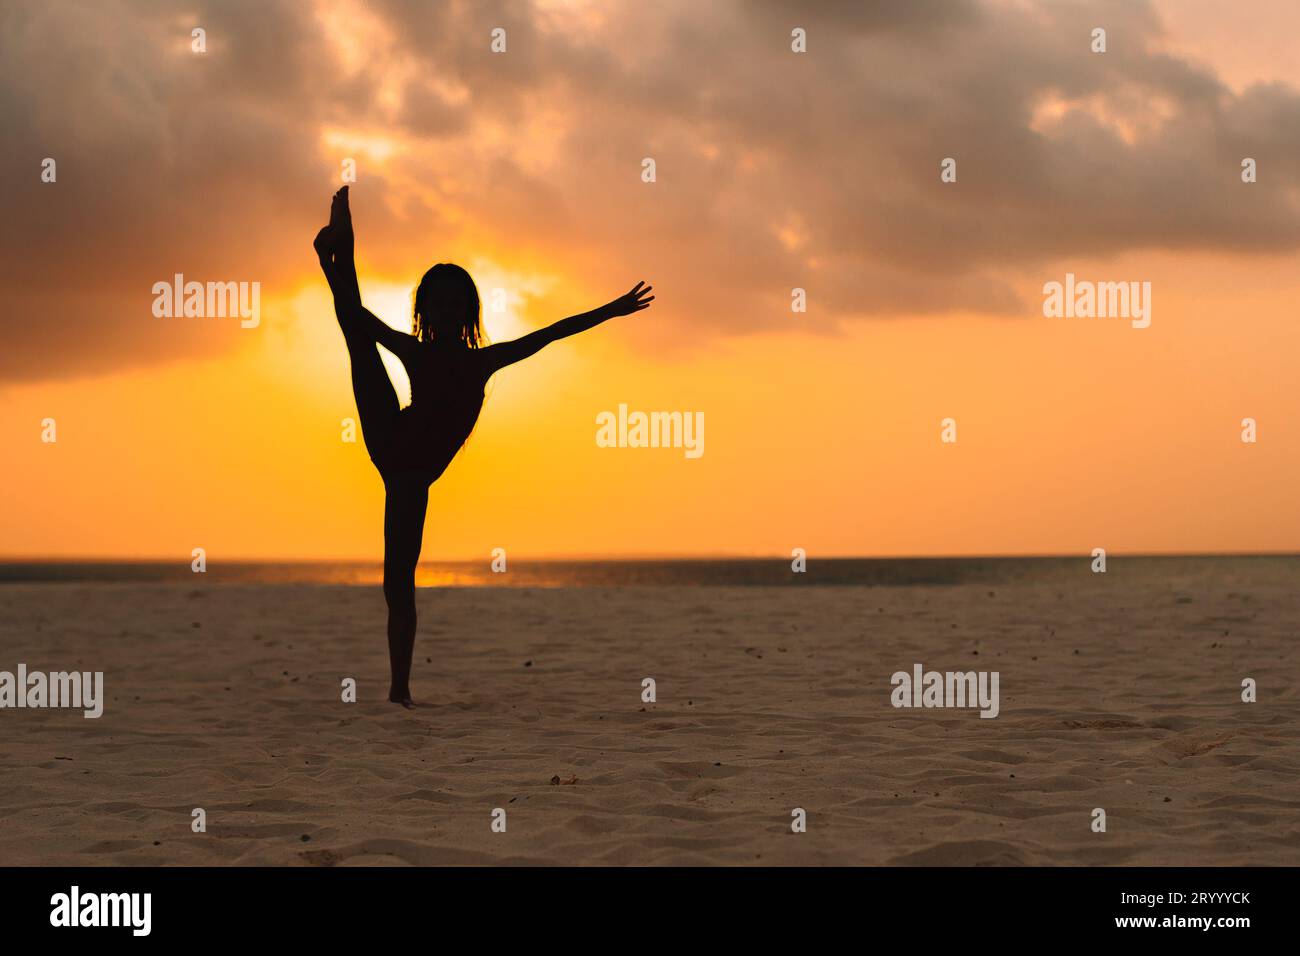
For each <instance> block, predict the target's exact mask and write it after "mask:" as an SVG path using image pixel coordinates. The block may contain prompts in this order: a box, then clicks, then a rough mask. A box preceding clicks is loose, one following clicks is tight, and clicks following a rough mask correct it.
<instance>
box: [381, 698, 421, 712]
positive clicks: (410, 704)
mask: <svg viewBox="0 0 1300 956" xmlns="http://www.w3.org/2000/svg"><path fill="white" fill-rule="evenodd" d="M388 702H389V703H390V704H401V705H402V706H403V707H405V708H406V709H407V710H413V709H414V708H415V707H416V706H417V705H416V703H415V701H413V700H411V696H410V695H409V694H407V695H405V696H402V695H400V694H389V695H388Z"/></svg>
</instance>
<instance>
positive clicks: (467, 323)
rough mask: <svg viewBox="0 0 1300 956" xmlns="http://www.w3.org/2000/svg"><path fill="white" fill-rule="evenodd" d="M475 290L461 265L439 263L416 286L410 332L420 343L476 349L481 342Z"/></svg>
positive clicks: (480, 327) (481, 335)
mask: <svg viewBox="0 0 1300 956" xmlns="http://www.w3.org/2000/svg"><path fill="white" fill-rule="evenodd" d="M480 312H481V308H480V306H479V299H478V288H477V287H476V286H475V285H474V280H473V279H471V278H470V277H469V273H468V272H466V271H465V270H464V269H462V268H461V267H460V266H456V265H452V264H451V263H449V262H440V263H438V264H437V265H436V266H434V267H433V268H432V269H430V270H429V271H428V272H426V273H425V274H424V278H423V279H421V280H420V284H419V285H418V286H416V287H415V309H414V313H415V314H414V317H413V320H412V323H411V332H412V333H413V334H414V335H415V337H416V338H417V339H419V340H420V341H421V342H433V341H437V342H438V343H439V344H445V343H448V342H460V343H461V344H463V345H465V346H466V347H467V348H472V349H476V348H478V347H479V345H481V344H482V342H483V325H482V320H481V316H480Z"/></svg>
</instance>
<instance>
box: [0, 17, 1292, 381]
mask: <svg viewBox="0 0 1300 956" xmlns="http://www.w3.org/2000/svg"><path fill="white" fill-rule="evenodd" d="M322 10H323V11H324V12H326V13H327V14H328V15H327V16H318V15H317V14H316V12H315V11H314V10H313V9H312V8H311V7H310V6H309V5H308V4H306V3H302V2H280V3H276V2H246V3H239V2H216V0H212V2H207V3H199V4H197V5H196V6H195V7H194V12H193V14H192V16H191V15H186V16H181V15H179V14H178V8H176V7H175V6H174V5H171V4H167V3H162V2H153V3H140V2H118V3H111V2H110V3H91V2H86V3H59V4H41V3H36V2H19V3H11V4H5V5H4V6H3V8H0V122H2V123H3V128H4V137H3V144H2V145H0V163H2V166H0V173H2V174H3V177H4V183H5V204H4V211H3V216H4V227H3V232H0V281H2V282H3V287H4V289H3V291H4V296H5V302H6V309H5V312H4V314H3V317H2V318H0V336H2V337H3V342H4V348H3V349H2V350H0V377H2V378H6V379H10V380H13V379H18V378H36V377H48V376H59V375H67V374H77V373H89V372H97V371H103V370H108V369H115V368H122V367H127V366H130V365H133V364H146V363H154V362H159V361H166V360H168V359H174V358H184V357H190V356H194V355H202V354H211V353H212V352H213V351H214V350H219V349H222V348H230V347H233V346H234V345H236V344H237V343H238V341H239V333H238V332H235V331H234V330H233V327H230V326H226V327H220V326H218V327H213V326H203V325H196V324H187V323H172V324H170V325H166V326H160V325H159V322H160V321H161V320H157V319H154V318H153V317H152V315H151V314H150V311H149V307H150V303H151V301H152V296H151V294H150V292H149V290H150V287H151V286H152V283H153V282H155V281H158V280H160V279H166V278H168V277H170V276H171V275H172V274H173V273H174V272H183V273H185V274H186V275H187V276H192V277H195V278H201V279H209V278H212V279H235V280H240V279H243V280H258V281H261V282H262V284H263V297H264V299H265V298H268V297H272V296H274V295H275V294H277V292H288V291H290V284H291V283H295V282H297V281H299V280H300V279H301V278H302V276H303V275H304V274H305V272H306V270H308V269H310V268H311V253H310V248H309V243H310V239H311V236H312V235H313V234H314V231H315V227H316V226H317V225H318V224H319V221H320V219H321V217H322V214H323V208H324V198H325V197H326V196H327V195H328V190H329V188H330V183H331V181H332V180H336V179H337V172H338V157H337V156H334V155H331V153H332V152H336V151H337V150H329V149H327V148H326V146H325V144H324V142H323V135H324V133H325V131H326V130H328V129H354V130H361V131H367V132H369V133H374V132H376V131H379V132H382V133H383V134H384V135H385V136H388V137H391V138H392V139H393V140H394V141H395V142H398V143H400V144H401V145H402V146H403V149H402V150H400V151H399V152H398V153H397V154H395V155H394V157H393V158H392V159H391V160H390V161H389V162H388V164H387V166H386V168H385V169H384V171H383V173H382V175H379V174H374V173H370V174H369V175H366V176H364V177H363V183H362V188H363V190H364V193H365V194H364V198H363V197H362V196H361V195H360V191H359V195H358V203H359V204H360V203H362V202H364V203H365V205H364V207H363V208H362V209H359V212H358V215H359V217H361V218H363V221H364V222H365V227H366V230H368V231H367V232H363V233H362V240H363V241H364V242H367V246H366V249H367V252H368V254H369V255H370V256H371V258H372V260H376V261H378V260H383V261H401V262H407V261H417V260H420V259H422V258H424V256H423V255H422V254H421V253H420V252H419V251H418V250H420V249H422V248H424V247H426V246H428V244H429V243H430V237H431V236H432V237H437V241H440V242H443V243H447V242H450V241H452V240H453V239H455V238H456V229H457V228H461V229H463V230H465V232H466V234H469V233H472V234H473V235H474V236H477V237H481V238H482V239H483V240H485V241H489V242H490V243H491V244H492V246H493V247H494V248H496V249H499V250H506V251H513V253H515V254H517V255H518V256H520V257H523V258H525V259H527V260H529V261H545V260H546V257H547V256H552V257H554V258H555V259H556V260H557V261H562V262H563V263H564V266H565V268H566V269H567V270H570V271H571V272H573V273H575V274H578V275H581V276H582V277H583V279H584V281H586V282H587V283H588V284H590V285H593V286H599V287H602V288H603V287H609V289H610V291H611V293H613V292H616V291H619V286H620V284H621V283H622V282H623V280H625V279H626V280H629V281H630V280H635V279H637V278H640V277H641V276H642V275H649V276H650V277H651V278H653V279H654V281H655V283H656V285H657V287H658V288H659V289H660V290H661V292H662V296H663V299H662V302H661V306H662V308H661V309H660V310H659V314H658V316H657V319H658V321H659V322H660V323H661V324H662V327H671V326H682V327H689V328H690V329H691V331H692V335H691V336H690V340H695V339H698V338H699V337H701V336H703V335H705V334H707V333H714V334H728V333H741V332H746V331H750V330H755V329H763V328H771V327H776V326H780V325H783V324H787V323H788V322H789V320H790V316H789V312H788V301H789V299H788V296H789V290H790V288H791V287H793V286H802V287H805V288H808V290H809V296H810V302H812V303H813V304H814V306H815V308H816V310H817V311H816V317H817V321H819V322H820V323H821V325H823V326H824V327H827V328H833V327H834V326H835V324H836V323H838V322H842V321H847V320H851V319H854V318H861V317H870V316H884V315H890V314H896V313H907V314H915V313H919V312H927V311H945V310H954V309H962V310H973V311H989V312H999V313H1007V312H1014V311H1015V310H1016V309H1017V308H1018V307H1019V306H1018V303H1017V300H1016V296H1015V294H1014V292H1013V291H1012V288H1013V285H1014V279H1015V277H1016V276H1027V275H1032V274H1033V270H1035V269H1037V268H1040V267H1041V266H1042V264H1043V263H1045V262H1047V261H1049V260H1051V259H1055V258H1060V257H1067V256H1080V257H1085V256H1086V257H1096V256H1105V255H1109V254H1118V253H1121V252H1125V251H1128V250H1134V249H1156V248H1166V249H1208V250H1227V251H1233V252H1238V253H1252V252H1266V253H1275V252H1278V251H1281V250H1287V249H1294V248H1295V247H1296V246H1297V244H1298V243H1300V217H1297V215H1296V212H1297V193H1296V190H1295V189H1294V188H1293V187H1292V188H1287V187H1284V186H1283V185H1282V184H1283V183H1286V182H1292V183H1295V182H1300V176H1298V175H1297V174H1300V123H1298V122H1297V120H1300V97H1298V96H1297V94H1296V91H1295V90H1294V89H1292V88H1290V87H1288V86H1283V85H1270V86H1256V87H1252V88H1250V89H1248V90H1246V91H1245V92H1244V93H1241V94H1240V95H1238V94H1234V93H1233V92H1232V91H1230V90H1228V89H1227V88H1226V87H1225V86H1224V85H1223V84H1221V83H1220V82H1219V81H1218V79H1217V78H1216V77H1215V76H1214V75H1213V74H1212V73H1210V72H1207V71H1206V70H1205V69H1203V68H1199V67H1195V66H1193V65H1191V64H1189V63H1186V62H1183V61H1180V60H1178V59H1176V58H1173V57H1170V56H1168V55H1166V54H1162V53H1159V52H1154V51H1153V47H1152V43H1153V41H1155V40H1158V39H1159V37H1160V34H1161V25H1160V23H1159V21H1158V19H1157V17H1156V16H1155V14H1154V12H1153V10H1152V9H1151V7H1150V6H1148V5H1147V4H1145V3H1139V2H1128V0H1123V2H1121V0H1114V2H1110V3H1087V4H1083V3H1078V4H1071V3H1052V4H1041V5H1037V6H1027V5H1010V4H1003V3H985V4H976V3H973V2H939V0H927V2H911V3H903V2H899V3H885V2H882V3H862V2H853V3H850V2H845V3H822V4H812V5H808V6H805V7H799V8H794V7H791V6H790V5H788V4H782V3H778V2H776V0H770V2H768V0H764V2H739V0H737V2H733V3H722V2H718V3H707V4H700V3H690V2H685V0H682V2H677V3H656V4H651V5H641V4H626V5H624V4H617V5H608V4H593V5H591V6H590V7H589V8H584V7H582V6H579V7H577V8H575V9H572V10H567V11H566V10H565V9H564V8H558V7H552V6H550V5H545V6H541V7H535V6H533V5H532V4H530V3H526V2H523V0H517V2H504V3H448V4H429V3H427V2H422V0H421V2H417V0H376V2H374V3H371V4H369V5H367V6H365V7H361V6H356V7H349V6H348V5H346V4H342V5H339V4H329V5H328V6H327V7H323V8H322ZM349 11H355V12H353V13H349ZM349 16H353V17H354V18H355V19H354V21H352V22H350V21H348V20H346V19H345V18H347V17H349ZM331 17H332V18H333V24H334V25H333V26H331V23H330V18H331ZM191 20H192V21H193V22H192V23H191V22H190V21H191ZM339 22H342V23H344V24H345V25H346V26H347V29H349V30H351V32H352V35H353V36H354V37H355V38H357V39H356V40H355V41H354V45H356V46H357V49H356V50H354V51H352V53H349V52H348V51H346V50H340V49H339V47H338V44H337V42H336V38H335V37H333V36H332V35H331V32H330V31H331V29H337V28H338V27H337V24H338V23H339ZM196 25H198V26H203V27H204V28H205V29H206V30H207V32H208V48H209V52H208V53H207V54H205V55H204V56H195V55H192V54H191V53H190V52H189V30H190V28H191V27H192V26H196ZM1098 25H1102V26H1105V27H1106V29H1107V31H1108V41H1109V51H1108V52H1107V53H1105V54H1103V55H1095V54H1092V53H1091V52H1089V50H1088V37H1089V32H1090V30H1091V29H1092V28H1093V27H1094V26H1098ZM497 26H501V27H504V28H505V29H506V30H507V35H508V44H509V52H508V53H507V54H506V55H504V56H496V55H493V54H491V53H490V52H489V51H488V40H489V31H490V30H491V29H492V28H494V27H497ZM795 26H802V27H804V28H805V29H806V30H807V31H808V49H809V52H808V53H807V54H803V55H795V54H793V53H791V52H790V49H789V39H790V37H789V34H790V30H791V29H792V28H793V27H795ZM353 27H354V28H353ZM362 38H364V39H362ZM350 56H351V57H352V59H353V62H349V57H350ZM1053 109H1054V115H1052V116H1050V118H1049V116H1048V114H1050V113H1052V112H1053ZM1247 155H1249V156H1253V157H1255V158H1256V159H1257V160H1258V161H1259V162H1260V164H1261V170H1262V174H1261V182H1260V183H1259V184H1258V185H1256V186H1251V187H1244V186H1243V185H1242V184H1241V183H1240V180H1239V177H1238V170H1239V163H1240V160H1241V158H1242V157H1243V156H1247ZM45 156H52V157H55V158H56V159H57V160H58V163H59V167H58V169H59V181H58V183H57V184H56V185H53V186H51V185H46V184H42V183H41V182H40V181H39V178H38V174H39V164H40V160H41V159H42V158H43V157H45ZM645 156H651V157H654V158H655V160H656V162H657V164H658V182H656V183H654V184H653V185H646V184H643V183H641V182H640V179H639V174H640V162H641V159H642V157H645ZM945 156H952V157H955V158H956V159H957V161H958V182H957V183H956V184H955V185H942V184H940V182H939V178H938V173H939V161H940V159H942V158H943V157H945ZM412 183H419V184H424V185H425V186H427V188H426V189H423V190H418V191H417V190H413V189H412V188H411V184H412ZM467 216H468V217H469V218H468V219H466V217H467ZM458 222H459V223H462V224H463V225H462V226H460V227H457V226H456V225H454V224H455V223H458ZM413 250H416V251H414V252H413ZM438 257H439V256H438V250H437V249H434V248H430V249H429V253H428V256H427V258H428V259H429V261H433V260H434V259H436V258H438ZM507 264H508V262H507ZM414 279H415V275H413V276H412V281H414Z"/></svg>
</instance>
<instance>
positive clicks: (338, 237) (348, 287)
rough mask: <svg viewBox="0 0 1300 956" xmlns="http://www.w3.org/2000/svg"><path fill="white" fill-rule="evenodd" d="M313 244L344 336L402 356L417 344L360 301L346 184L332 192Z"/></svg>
mask: <svg viewBox="0 0 1300 956" xmlns="http://www.w3.org/2000/svg"><path fill="white" fill-rule="evenodd" d="M314 245H315V248H316V255H317V257H318V258H319V259H320V267H321V271H322V272H324V273H325V280H326V281H327V282H329V285H330V291H331V292H332V293H333V294H334V314H335V315H336V316H337V317H338V320H339V325H340V326H341V327H342V328H343V334H344V336H351V335H356V336H360V337H362V338H363V339H368V340H370V341H374V342H378V343H379V344H380V345H382V346H383V347H384V348H386V349H388V350H389V351H390V352H392V353H393V354H395V355H397V356H398V357H402V356H403V355H404V354H405V353H406V351H408V350H409V348H410V347H412V346H414V345H415V344H416V341H415V336H413V335H406V334H405V333H402V332H399V331H397V330H396V329H394V328H392V327H391V326H389V325H388V324H387V323H386V322H384V321H383V320H382V319H381V318H379V317H378V316H377V315H375V314H374V313H373V312H370V311H369V310H368V309H366V308H365V307H364V306H363V305H362V304H361V289H360V287H359V286H358V284H357V265H356V259H355V257H354V254H353V249H354V246H355V239H354V237H353V232H352V211H351V209H350V208H349V206H348V187H347V186H344V187H343V188H342V189H340V190H339V191H338V192H336V193H335V194H334V200H333V202H332V203H331V204H330V221H329V225H327V226H326V227H325V228H324V229H322V230H321V231H320V232H319V233H317V234H316V242H315V243H314Z"/></svg>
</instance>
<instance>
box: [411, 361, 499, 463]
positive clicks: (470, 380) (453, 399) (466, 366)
mask: <svg viewBox="0 0 1300 956" xmlns="http://www.w3.org/2000/svg"><path fill="white" fill-rule="evenodd" d="M401 358H402V364H403V365H404V366H405V367H406V374H407V376H408V377H409V378H410V380H411V404H410V405H408V406H407V407H406V408H404V409H402V410H401V412H400V413H399V414H398V425H397V429H396V434H395V435H394V442H393V444H394V447H393V448H392V449H391V454H390V455H389V459H390V462H391V463H392V464H391V467H397V468H400V469H402V470H411V471H424V472H427V473H429V480H430V481H433V480H434V479H435V478H437V477H438V476H439V475H441V474H442V472H443V471H444V469H446V467H447V465H449V464H450V463H451V460H452V459H453V458H454V457H456V452H458V451H459V450H460V448H461V446H462V445H464V444H465V440H466V439H467V438H469V434H470V432H471V431H473V430H474V424H475V423H476V422H477V421H478V416H479V412H480V411H482V409H483V389H484V386H485V385H486V384H487V379H486V377H485V376H484V375H483V371H482V370H483V363H482V361H481V360H480V355H479V353H478V352H477V351H476V350H474V349H470V348H465V347H463V346H449V347H441V348H440V347H438V346H436V345H432V344H427V343H422V344H420V345H419V346H418V347H416V348H414V349H412V350H411V353H410V354H409V355H405V356H401Z"/></svg>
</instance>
